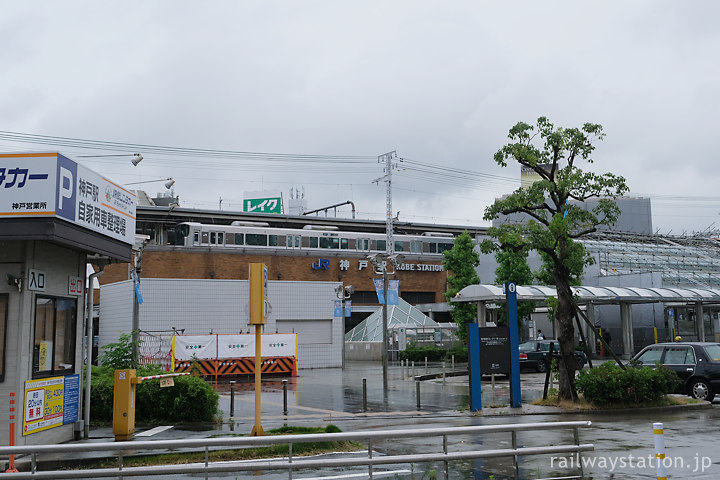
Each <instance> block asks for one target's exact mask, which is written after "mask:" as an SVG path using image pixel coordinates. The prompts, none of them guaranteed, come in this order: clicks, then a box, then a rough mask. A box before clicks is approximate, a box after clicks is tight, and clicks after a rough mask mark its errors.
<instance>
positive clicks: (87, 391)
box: [85, 264, 105, 439]
mask: <svg viewBox="0 0 720 480" xmlns="http://www.w3.org/2000/svg"><path fill="white" fill-rule="evenodd" d="M104 272H105V265H103V264H101V265H100V271H98V272H95V273H92V274H90V276H89V277H88V288H87V292H88V298H87V306H86V308H87V324H86V325H85V335H86V336H87V348H86V357H85V438H86V439H87V438H90V379H91V378H92V377H91V370H92V368H91V367H92V341H93V338H92V330H93V328H92V326H93V325H92V323H93V298H94V296H95V289H94V287H93V283H94V280H95V279H96V278H97V277H99V276H100V275H102V274H103V273H104Z"/></svg>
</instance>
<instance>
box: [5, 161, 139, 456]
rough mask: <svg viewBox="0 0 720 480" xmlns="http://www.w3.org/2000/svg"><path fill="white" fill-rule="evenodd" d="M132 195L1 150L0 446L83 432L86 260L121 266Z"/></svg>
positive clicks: (65, 165) (91, 175)
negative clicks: (0, 444) (111, 262)
mask: <svg viewBox="0 0 720 480" xmlns="http://www.w3.org/2000/svg"><path fill="white" fill-rule="evenodd" d="M135 203H136V199H135V195H134V194H133V193H132V192H130V191H128V190H125V189H124V188H122V187H121V186H119V185H118V184H116V183H113V182H112V181H110V180H108V179H106V178H104V177H102V176H101V175H99V174H97V173H95V172H93V171H91V170H89V169H87V168H85V167H84V166H82V165H80V164H78V163H76V162H74V161H72V160H70V159H69V158H67V157H65V156H63V155H61V154H59V153H18V154H3V153H0V399H2V401H0V409H1V410H0V418H2V421H0V442H2V444H6V443H5V442H9V443H7V444H8V445H27V444H50V443H59V442H65V441H68V440H72V439H73V437H74V435H75V431H78V430H82V428H80V426H81V419H82V416H81V410H82V405H83V401H82V395H83V393H82V390H83V387H82V385H83V378H82V376H83V318H84V313H85V310H86V308H85V305H86V304H87V303H88V302H87V301H86V300H85V289H84V285H85V279H86V262H88V257H89V256H93V258H96V259H97V258H101V259H103V260H104V261H119V262H129V261H130V260H131V256H132V253H131V252H132V245H133V243H134V239H135Z"/></svg>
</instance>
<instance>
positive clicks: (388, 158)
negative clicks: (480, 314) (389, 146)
mask: <svg viewBox="0 0 720 480" xmlns="http://www.w3.org/2000/svg"><path fill="white" fill-rule="evenodd" d="M395 158H397V154H396V153H395V150H393V151H392V152H388V153H386V154H383V155H380V156H379V157H378V163H383V162H384V163H385V175H384V176H383V177H380V178H378V179H377V180H375V181H376V182H379V181H380V180H384V181H385V236H386V239H385V261H384V262H381V263H380V265H381V267H380V268H381V269H382V274H383V295H384V297H385V301H384V302H383V307H382V313H383V314H382V319H383V322H382V323H383V324H382V338H383V348H382V366H383V392H384V393H385V394H387V392H388V371H387V370H388V318H387V304H388V301H387V288H388V281H387V264H388V261H390V255H392V254H393V252H394V251H395V243H394V240H393V217H392V169H393V162H392V161H393V159H395Z"/></svg>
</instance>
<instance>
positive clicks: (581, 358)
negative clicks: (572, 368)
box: [575, 355, 585, 370]
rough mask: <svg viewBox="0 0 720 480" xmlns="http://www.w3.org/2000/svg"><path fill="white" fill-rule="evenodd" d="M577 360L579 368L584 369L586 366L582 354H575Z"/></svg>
mask: <svg viewBox="0 0 720 480" xmlns="http://www.w3.org/2000/svg"><path fill="white" fill-rule="evenodd" d="M575 362H576V363H577V366H578V370H582V369H583V367H584V366H585V360H583V357H581V356H580V355H575Z"/></svg>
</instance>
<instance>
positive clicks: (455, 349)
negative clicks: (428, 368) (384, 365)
mask: <svg viewBox="0 0 720 480" xmlns="http://www.w3.org/2000/svg"><path fill="white" fill-rule="evenodd" d="M453 356H455V361H456V362H467V360H468V348H467V346H466V345H465V344H463V343H457V344H455V345H453V346H452V347H450V348H449V349H448V348H442V347H436V346H433V345H428V346H418V344H417V343H415V342H412V343H410V344H408V346H407V347H406V348H405V350H404V351H402V352H400V353H399V354H398V358H399V359H400V360H410V361H411V362H424V361H425V358H426V357H427V359H428V361H429V362H437V361H440V360H450V359H452V357H453Z"/></svg>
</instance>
